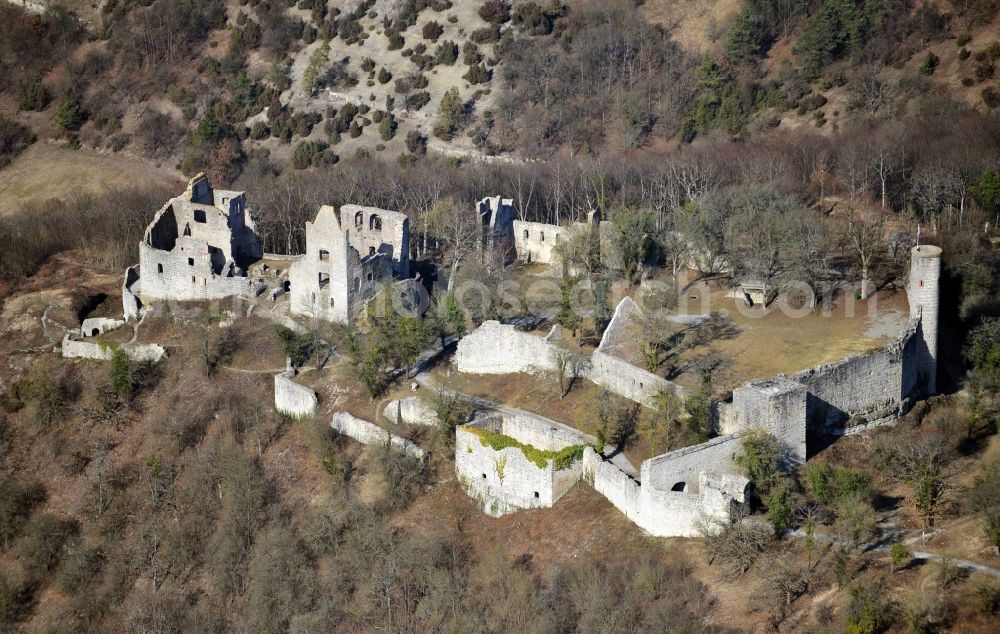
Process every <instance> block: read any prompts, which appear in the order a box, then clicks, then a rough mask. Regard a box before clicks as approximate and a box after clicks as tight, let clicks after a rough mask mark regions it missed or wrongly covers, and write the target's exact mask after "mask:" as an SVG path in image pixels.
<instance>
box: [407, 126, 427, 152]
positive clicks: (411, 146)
mask: <svg viewBox="0 0 1000 634" xmlns="http://www.w3.org/2000/svg"><path fill="white" fill-rule="evenodd" d="M406 149H407V151H409V152H410V153H411V154H414V155H423V154H426V153H427V137H425V136H424V135H422V134H420V132H418V131H417V130H410V131H409V132H407V133H406Z"/></svg>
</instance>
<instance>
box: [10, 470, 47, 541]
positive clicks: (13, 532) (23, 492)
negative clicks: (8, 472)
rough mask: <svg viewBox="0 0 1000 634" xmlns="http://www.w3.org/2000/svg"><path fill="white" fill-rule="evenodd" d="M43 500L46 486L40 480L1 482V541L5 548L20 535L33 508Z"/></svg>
mask: <svg viewBox="0 0 1000 634" xmlns="http://www.w3.org/2000/svg"><path fill="white" fill-rule="evenodd" d="M43 500H45V487H43V486H42V485H41V484H40V483H38V482H27V483H22V482H19V481H17V480H14V479H5V480H3V481H2V482H0V543H2V545H3V547H4V548H6V547H7V546H8V545H9V544H10V542H11V541H12V540H14V539H16V538H17V537H18V536H20V534H21V532H22V528H23V527H24V524H25V522H26V521H27V520H28V516H29V515H31V510H32V509H34V508H35V507H36V506H38V505H39V504H40V503H41V502H42V501H43Z"/></svg>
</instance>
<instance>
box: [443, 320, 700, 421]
mask: <svg viewBox="0 0 1000 634" xmlns="http://www.w3.org/2000/svg"><path fill="white" fill-rule="evenodd" d="M558 349H559V348H558V346H556V345H555V344H553V343H550V342H549V341H547V340H546V339H545V338H543V337H539V336H538V335H532V334H529V333H525V332H521V331H519V330H517V329H516V328H515V327H514V326H512V325H509V324H501V323H499V322H497V321H485V322H483V323H482V324H481V325H480V326H479V328H477V329H476V330H474V331H472V332H471V333H469V334H468V335H466V336H465V337H463V338H462V339H461V340H460V341H459V342H458V348H457V350H456V352H455V366H456V368H457V369H458V371H459V372H466V373H469V374H510V373H514V372H527V373H530V374H542V373H549V372H554V371H555V370H556V364H555V358H556V353H557V351H558ZM581 377H582V378H586V379H589V380H590V381H593V382H594V383H596V384H598V385H601V386H603V387H605V388H607V389H608V390H609V391H611V392H614V393H615V394H619V395H621V396H624V397H625V398H628V399H631V400H633V401H635V402H637V403H642V404H644V405H647V406H650V407H652V406H653V405H655V400H656V396H657V395H658V394H659V393H660V392H669V393H671V394H677V395H682V394H683V391H682V389H681V387H680V386H678V385H676V384H674V383H671V382H670V381H667V380H666V379H664V378H663V377H660V376H656V375H655V374H652V373H650V372H646V371H645V370H643V369H642V368H639V367H636V366H634V365H632V364H631V363H628V362H627V361H623V360H622V359H619V358H617V357H612V356H611V355H608V354H604V353H603V352H599V351H594V353H593V354H592V355H591V357H590V364H589V367H586V368H584V370H583V372H582V373H581Z"/></svg>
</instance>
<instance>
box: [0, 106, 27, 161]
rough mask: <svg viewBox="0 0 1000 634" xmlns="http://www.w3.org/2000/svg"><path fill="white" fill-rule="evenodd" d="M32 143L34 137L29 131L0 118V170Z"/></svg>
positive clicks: (14, 122) (15, 123)
mask: <svg viewBox="0 0 1000 634" xmlns="http://www.w3.org/2000/svg"><path fill="white" fill-rule="evenodd" d="M34 142H35V135H34V134H33V133H32V132H31V130H30V129H28V128H26V127H25V126H23V125H21V124H19V123H17V122H16V121H12V120H10V119H7V118H4V117H2V116H0V169H3V168H4V167H6V166H7V165H8V164H9V163H10V162H11V161H13V160H14V159H15V158H17V155H18V154H20V153H21V152H23V151H24V150H25V149H27V147H28V146H29V145H31V144H32V143H34Z"/></svg>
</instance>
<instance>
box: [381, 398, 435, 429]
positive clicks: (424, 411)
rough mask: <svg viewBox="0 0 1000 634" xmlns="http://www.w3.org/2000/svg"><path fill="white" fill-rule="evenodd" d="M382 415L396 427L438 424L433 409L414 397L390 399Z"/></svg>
mask: <svg viewBox="0 0 1000 634" xmlns="http://www.w3.org/2000/svg"><path fill="white" fill-rule="evenodd" d="M382 415H383V416H385V417H386V418H387V419H389V420H391V421H392V422H394V423H396V424H397V425H399V424H406V425H437V424H438V419H437V414H436V413H435V411H434V408H433V407H431V406H430V405H428V404H427V403H425V402H424V401H423V400H421V399H419V398H417V397H415V396H408V397H406V398H394V399H392V400H391V401H389V402H388V403H387V404H386V406H385V409H383V410H382Z"/></svg>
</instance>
